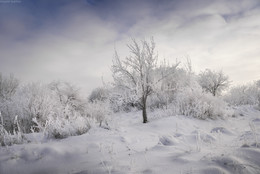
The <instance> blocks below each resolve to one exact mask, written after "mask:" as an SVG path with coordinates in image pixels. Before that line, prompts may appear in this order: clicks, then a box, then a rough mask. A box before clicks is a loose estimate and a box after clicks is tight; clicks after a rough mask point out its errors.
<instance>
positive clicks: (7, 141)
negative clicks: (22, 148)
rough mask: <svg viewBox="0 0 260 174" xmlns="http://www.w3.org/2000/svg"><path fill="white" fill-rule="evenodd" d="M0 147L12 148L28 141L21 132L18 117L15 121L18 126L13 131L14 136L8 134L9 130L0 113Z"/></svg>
mask: <svg viewBox="0 0 260 174" xmlns="http://www.w3.org/2000/svg"><path fill="white" fill-rule="evenodd" d="M0 120H1V123H0V145H1V146H10V145H12V144H22V143H24V142H25V141H26V139H25V137H24V135H23V133H22V132H21V129H20V126H19V123H18V119H17V116H16V117H15V120H14V125H16V129H14V130H13V134H11V133H10V132H7V130H6V129H5V128H4V126H3V116H2V115H1V112H0Z"/></svg>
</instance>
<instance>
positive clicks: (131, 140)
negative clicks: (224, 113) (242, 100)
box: [0, 107, 260, 174]
mask: <svg viewBox="0 0 260 174" xmlns="http://www.w3.org/2000/svg"><path fill="white" fill-rule="evenodd" d="M162 115H163V114H162ZM235 115H236V117H231V118H228V119H225V120H224V119H223V120H221V119H219V120H198V119H194V118H190V117H185V116H169V117H161V116H159V115H157V114H156V113H153V114H150V122H149V123H148V124H142V117H141V113H140V112H131V113H127V114H125V113H124V114H117V115H114V116H113V117H114V118H113V122H112V123H111V128H110V129H106V128H101V127H95V128H92V129H90V131H89V132H88V133H87V134H84V135H81V136H74V137H69V138H66V139H61V140H54V139H53V140H43V138H41V137H42V135H41V134H30V135H27V137H28V138H29V139H30V140H31V141H32V142H31V143H29V144H23V145H13V146H9V147H0V173H1V174H14V173H19V174H30V173H37V174H39V173H48V174H51V173H53V174H58V173H62V174H64V173H72V174H100V173H117V174H121V173H144V174H152V173H164V174H167V173H169V174H174V173H176V174H193V173H195V174H196V173H205V174H222V173H230V174H234V173H236V174H240V173H241V174H242V173H243V174H250V173H254V174H257V173H260V144H257V143H258V142H260V132H259V131H260V111H257V110H255V109H254V108H253V107H240V108H238V109H237V110H236V114H235Z"/></svg>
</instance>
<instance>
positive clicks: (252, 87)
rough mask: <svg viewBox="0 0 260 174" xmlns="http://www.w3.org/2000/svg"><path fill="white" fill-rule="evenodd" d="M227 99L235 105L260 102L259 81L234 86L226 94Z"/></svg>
mask: <svg viewBox="0 0 260 174" xmlns="http://www.w3.org/2000/svg"><path fill="white" fill-rule="evenodd" d="M225 100H226V101H227V102H228V103H229V104H231V105H235V106H238V105H257V104H260V87H259V86H258V85H257V82H255V83H254V84H248V85H241V86H236V87H233V88H231V90H230V91H229V93H228V94H227V95H226V96H225Z"/></svg>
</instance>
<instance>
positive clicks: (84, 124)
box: [43, 114, 95, 139]
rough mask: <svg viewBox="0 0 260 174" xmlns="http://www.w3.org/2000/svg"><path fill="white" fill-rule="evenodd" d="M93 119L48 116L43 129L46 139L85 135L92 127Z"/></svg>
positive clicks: (75, 116)
mask: <svg viewBox="0 0 260 174" xmlns="http://www.w3.org/2000/svg"><path fill="white" fill-rule="evenodd" d="M94 121H95V120H94V119H93V118H89V117H82V116H79V115H77V114H75V115H72V116H70V118H64V117H61V116H49V117H48V120H47V121H46V124H45V127H44V131H43V132H44V134H45V136H46V137H47V138H58V139H59V138H66V137H68V136H75V135H81V134H84V133H86V132H87V131H88V130H89V129H90V128H91V127H92V126H93V125H94Z"/></svg>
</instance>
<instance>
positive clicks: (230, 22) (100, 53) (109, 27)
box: [0, 0, 260, 93]
mask: <svg viewBox="0 0 260 174" xmlns="http://www.w3.org/2000/svg"><path fill="white" fill-rule="evenodd" d="M151 36H153V37H154V40H155V42H156V44H157V51H158V53H159V57H160V58H161V59H163V58H165V59H168V60H169V61H170V62H172V63H174V62H175V61H176V59H178V60H180V61H183V62H184V61H185V59H186V58H185V57H187V56H189V57H190V59H191V61H192V65H193V70H194V71H195V72H197V73H199V72H200V71H202V70H205V69H206V68H210V69H213V70H221V69H222V70H223V71H224V73H226V74H227V75H229V77H230V79H231V80H232V81H233V84H244V83H247V82H250V81H253V80H258V79H260V1H259V0H228V1H227V0H190V1H189V0H172V1H166V0H129V1H126V0H60V1H59V0H57V1H53V0H31V1H29V0H0V53H1V54H0V72H2V73H3V74H8V73H14V74H15V76H17V77H18V78H20V79H21V81H26V82H29V81H41V82H50V81H52V80H65V81H70V82H72V83H73V84H76V85H78V86H79V87H80V88H82V90H85V91H86V93H88V92H89V91H91V89H93V88H95V87H97V86H101V85H102V82H101V77H103V78H104V80H105V81H110V80H111V79H112V78H111V72H110V66H111V64H112V58H113V54H114V49H115V48H116V49H117V50H118V52H119V54H120V55H121V57H122V58H123V57H124V56H126V55H128V50H127V47H126V44H127V43H129V40H130V37H134V38H137V39H144V38H150V37H151Z"/></svg>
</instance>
